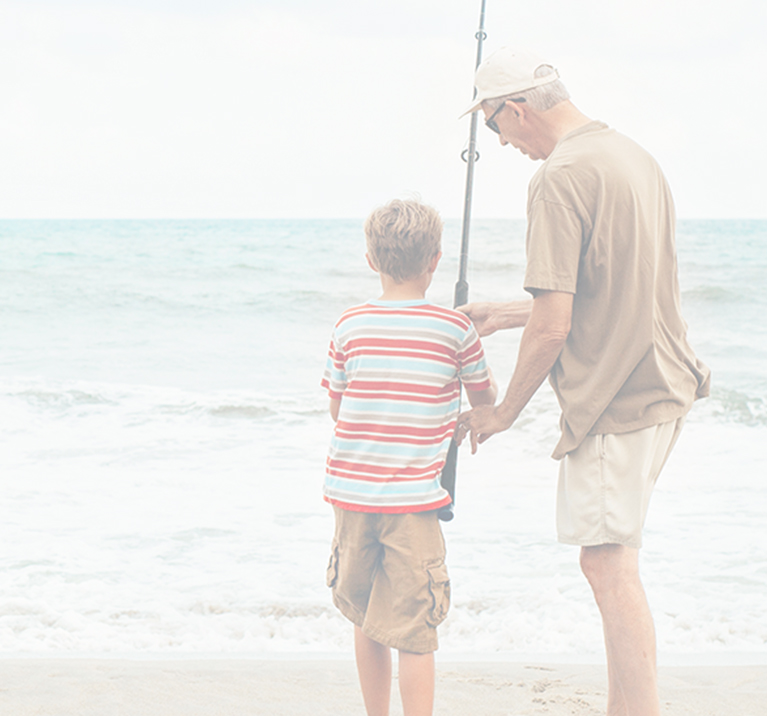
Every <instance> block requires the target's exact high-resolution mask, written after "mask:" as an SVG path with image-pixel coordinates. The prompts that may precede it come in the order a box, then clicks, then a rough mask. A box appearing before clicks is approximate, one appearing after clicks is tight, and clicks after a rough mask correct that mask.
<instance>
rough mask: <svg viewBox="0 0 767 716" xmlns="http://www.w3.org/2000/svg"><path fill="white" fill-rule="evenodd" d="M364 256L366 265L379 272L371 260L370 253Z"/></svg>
mask: <svg viewBox="0 0 767 716" xmlns="http://www.w3.org/2000/svg"><path fill="white" fill-rule="evenodd" d="M365 258H366V259H367V262H368V266H370V268H372V269H373V271H375V272H376V273H381V272H380V271H379V270H378V269H377V268H376V265H375V264H374V263H373V262H372V261H371V259H370V254H365Z"/></svg>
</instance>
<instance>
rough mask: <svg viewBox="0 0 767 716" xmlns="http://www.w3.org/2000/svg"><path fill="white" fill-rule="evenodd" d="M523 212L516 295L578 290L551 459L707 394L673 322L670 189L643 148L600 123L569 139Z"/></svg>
mask: <svg viewBox="0 0 767 716" xmlns="http://www.w3.org/2000/svg"><path fill="white" fill-rule="evenodd" d="M527 216H528V227H527V273H526V275H525V289H526V290H528V291H530V292H531V293H533V295H535V293H536V291H539V290H545V291H564V292H567V293H573V294H575V297H574V300H573V316H572V328H571V330H570V335H569V336H568V338H567V342H566V343H565V347H564V349H563V350H562V353H561V355H560V356H559V358H558V359H557V362H556V363H555V364H554V367H553V368H552V371H551V374H550V380H551V384H552V386H553V387H554V390H555V392H556V394H557V397H558V398H559V403H560V406H561V408H562V418H561V428H562V438H561V440H560V441H559V443H558V445H557V446H556V449H555V450H554V453H553V457H554V458H557V459H560V458H562V457H564V455H565V454H566V453H567V452H569V451H571V450H574V449H575V448H576V447H578V445H580V443H581V442H582V441H583V439H584V438H585V437H586V435H588V434H594V433H625V432H630V431H632V430H639V429H641V428H646V427H649V426H651V425H656V424H659V423H664V422H667V421H670V420H675V419H676V418H678V417H681V416H682V415H684V414H685V413H687V411H688V410H689V409H690V406H691V405H692V403H693V401H694V400H695V399H696V398H701V397H704V396H706V395H708V390H709V383H710V371H709V369H708V368H707V367H706V366H705V365H704V364H703V363H701V362H700V361H699V360H698V359H697V358H696V357H695V354H694V353H693V351H692V348H691V347H690V345H689V344H688V342H687V337H686V333H687V324H686V323H685V322H684V319H683V318H682V314H681V307H680V297H679V283H678V279H677V265H676V249H675V244H674V224H675V218H674V204H673V200H672V198H671V192H670V191H669V188H668V185H667V183H666V180H665V178H664V176H663V173H662V172H661V170H660V167H659V166H658V164H657V163H656V162H655V160H654V159H653V158H652V157H651V156H650V155H649V154H648V153H647V152H646V151H645V150H644V149H642V148H641V147H640V146H639V145H637V144H635V143H634V142H633V141H631V140H630V139H628V138H627V137H624V136H623V135H621V134H619V133H618V132H616V131H615V130H613V129H610V128H608V127H607V125H605V124H603V123H602V122H590V123H589V124H587V125H585V126H583V127H580V128H579V129H576V130H575V131H573V132H570V133H569V134H567V135H566V136H565V137H563V138H562V139H561V140H560V141H559V143H558V144H557V146H556V147H555V149H554V151H553V152H552V153H551V155H550V156H549V158H548V159H547V160H546V161H545V162H544V163H543V165H542V166H541V168H540V169H539V170H538V172H536V174H535V176H534V177H533V178H532V180H531V181H530V188H529V195H528V206H527Z"/></svg>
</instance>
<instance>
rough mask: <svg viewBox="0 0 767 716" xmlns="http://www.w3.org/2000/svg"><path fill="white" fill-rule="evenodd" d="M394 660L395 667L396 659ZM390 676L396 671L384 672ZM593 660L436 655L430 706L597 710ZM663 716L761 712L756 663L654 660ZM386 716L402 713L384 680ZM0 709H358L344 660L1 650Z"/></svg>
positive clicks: (48, 713)
mask: <svg viewBox="0 0 767 716" xmlns="http://www.w3.org/2000/svg"><path fill="white" fill-rule="evenodd" d="M395 671H396V670H395ZM395 681H396V679H395ZM606 685H607V678H606V673H605V668H604V666H603V665H597V664H557V663H553V662H551V661H547V662H530V663H509V662H498V661H492V662H489V661H483V662H479V661H477V662H473V661H472V662H460V661H453V660H446V661H444V662H442V661H440V660H438V662H437V687H436V700H435V713H438V714H440V715H441V716H459V715H460V716H465V714H467V713H468V714H472V716H491V715H495V714H504V715H505V714H520V715H522V714H525V715H528V714H533V713H545V714H548V716H572V714H584V715H587V714H600V713H604V709H605V706H606V699H607V690H606ZM659 687H660V696H661V704H662V709H661V711H662V713H663V714H664V716H686V715H687V714H690V715H692V714H696V716H697V715H701V714H717V716H760V715H761V714H763V713H764V704H765V702H767V665H754V666H669V667H661V668H660V670H659ZM393 688H394V691H393V694H392V711H391V713H392V715H393V716H397V715H398V714H401V713H402V711H401V706H400V704H399V698H398V695H397V693H396V683H395V684H394V686H393ZM0 713H3V714H6V713H7V714H13V716H33V715H34V716H69V714H72V716H74V715H75V714H76V715H77V716H101V715H103V714H109V716H214V715H216V716H218V715H220V716H224V715H226V716H229V715H231V716H266V715H267V714H268V715H269V716H282V715H284V716H304V715H305V716H309V715H310V714H311V716H323V715H325V714H327V716H338V715H339V714H347V713H348V714H362V713H364V708H363V706H362V697H361V694H360V691H359V686H358V684H357V674H356V670H355V666H354V663H353V661H352V660H351V659H350V658H349V659H317V658H306V657H304V658H303V659H301V660H295V659H268V660H263V659H231V658H219V659H200V658H190V659H178V658H162V659H148V658H136V659H124V658H122V659H118V658H115V659H109V658H99V659H93V658H90V659H84V658H50V657H48V658H22V659H19V658H14V659H7V658H0Z"/></svg>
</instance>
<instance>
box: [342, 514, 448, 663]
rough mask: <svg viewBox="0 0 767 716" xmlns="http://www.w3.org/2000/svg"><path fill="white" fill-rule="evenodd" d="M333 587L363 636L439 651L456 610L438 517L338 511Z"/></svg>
mask: <svg viewBox="0 0 767 716" xmlns="http://www.w3.org/2000/svg"><path fill="white" fill-rule="evenodd" d="M333 509H334V510H335V513H336V532H335V536H334V538H333V546H332V550H331V555H330V563H329V564H328V573H327V584H328V586H329V587H332V589H333V603H334V604H335V605H336V606H337V607H338V608H339V609H340V610H341V613H342V614H343V615H344V616H345V617H346V618H347V619H349V620H350V621H352V622H354V623H355V624H356V625H357V626H358V627H360V628H361V629H362V632H363V634H365V635H366V636H368V637H370V638H371V639H373V640H374V641H377V642H379V643H381V644H384V645H386V646H390V647H392V648H394V649H400V650H401V651H408V652H414V653H416V654H425V653H428V652H432V651H435V650H436V649H437V646H438V645H437V625H438V624H439V623H440V622H442V621H443V620H444V619H445V617H446V616H447V611H448V608H449V607H450V579H449V578H448V574H447V567H446V566H445V540H444V539H443V537H442V529H441V528H440V525H439V520H438V519H437V512H436V511H434V510H432V511H429V512H411V513H406V514H396V515H392V514H378V513H369V512H352V511H349V510H342V509H340V508H338V507H335V506H334V507H333Z"/></svg>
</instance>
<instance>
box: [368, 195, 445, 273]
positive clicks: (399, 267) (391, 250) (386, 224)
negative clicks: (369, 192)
mask: <svg viewBox="0 0 767 716" xmlns="http://www.w3.org/2000/svg"><path fill="white" fill-rule="evenodd" d="M365 239H366V240H367V249H368V256H369V257H370V261H371V263H372V264H373V265H374V266H375V267H376V268H377V269H378V270H379V271H380V272H381V273H384V274H386V275H387V276H391V277H392V278H393V279H394V280H395V281H396V282H397V283H402V282H403V281H408V280H410V279H412V278H416V277H418V276H420V275H421V274H423V273H425V272H426V271H427V270H428V268H429V262H430V261H431V260H432V259H433V258H434V257H435V256H436V255H437V254H438V253H439V251H440V245H441V241H442V219H440V216H439V214H438V213H437V210H436V209H433V208H432V207H430V206H426V205H425V204H421V203H420V202H417V201H415V200H412V199H408V200H402V199H394V201H390V202H389V203H388V204H386V205H385V206H379V207H378V208H377V209H374V210H373V212H372V213H371V214H370V216H368V218H367V219H366V220H365Z"/></svg>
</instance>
